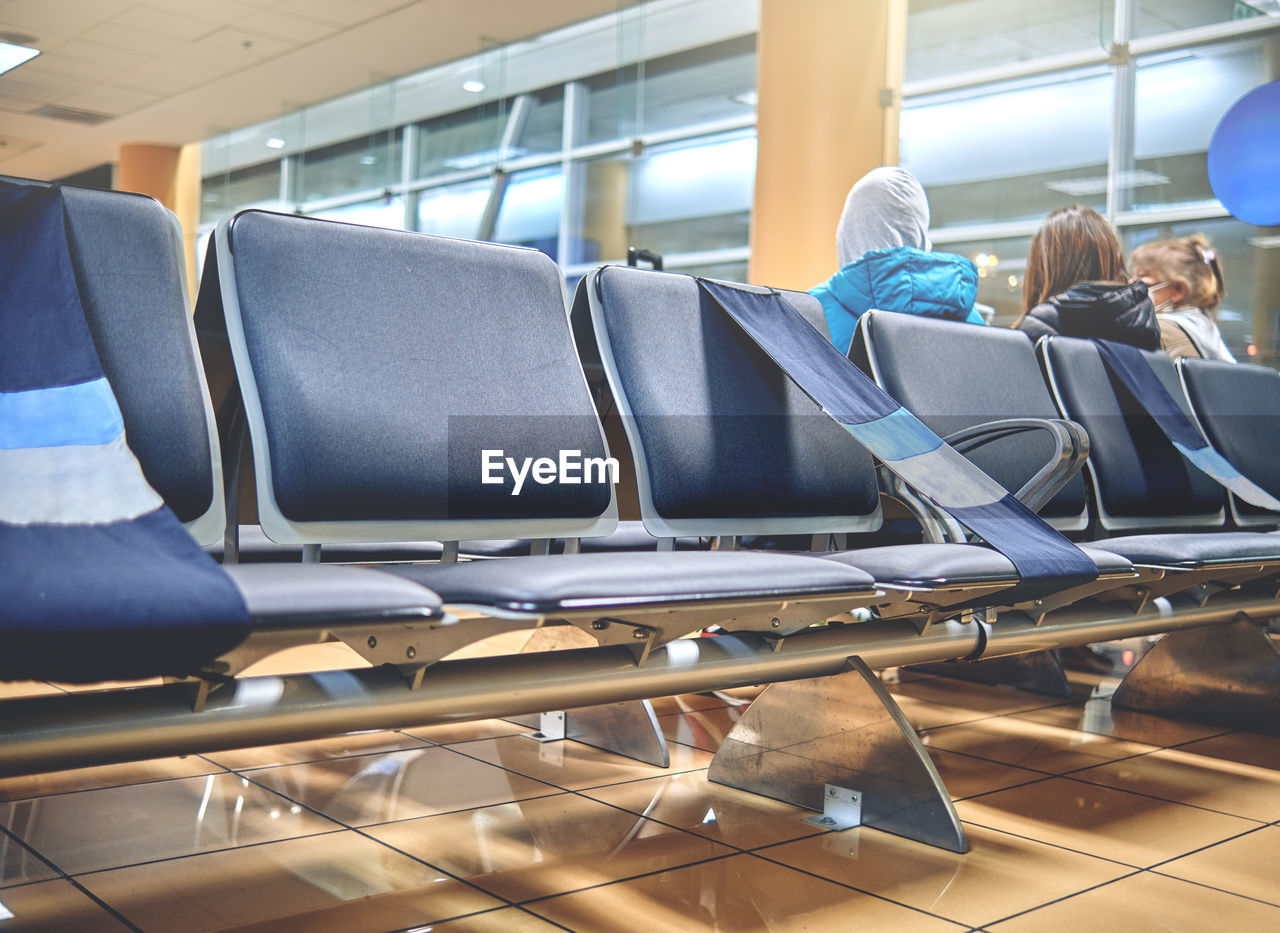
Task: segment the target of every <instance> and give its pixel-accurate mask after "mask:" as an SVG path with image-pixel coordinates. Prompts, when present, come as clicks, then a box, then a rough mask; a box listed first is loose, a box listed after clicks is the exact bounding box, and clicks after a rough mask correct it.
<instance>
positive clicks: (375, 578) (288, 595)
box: [226, 564, 442, 628]
mask: <svg viewBox="0 0 1280 933" xmlns="http://www.w3.org/2000/svg"><path fill="white" fill-rule="evenodd" d="M226 571H227V575H228V576H230V577H231V582H232V583H234V584H235V585H236V588H237V589H239V590H240V594H241V596H243V597H244V601H245V605H247V606H248V607H249V615H250V617H251V618H252V619H253V622H254V625H255V626H257V627H260V628H262V627H273V626H283V625H314V626H324V625H340V624H342V623H343V622H348V621H349V622H356V621H366V622H374V621H379V620H382V619H392V618H395V619H402V618H407V617H413V618H424V619H435V618H440V616H441V615H442V613H441V611H440V607H441V601H440V597H439V596H438V595H437V594H435V593H433V592H431V591H430V590H428V589H426V588H425V587H423V586H420V585H418V584H416V583H413V582H411V581H409V580H406V579H404V578H402V577H399V576H396V575H395V574H390V573H384V572H382V571H380V570H374V569H372V568H368V567H329V566H323V565H319V564H303V565H298V566H283V567H282V566H280V565H279V564H257V565H245V566H235V567H227V568H226Z"/></svg>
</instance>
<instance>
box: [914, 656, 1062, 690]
mask: <svg viewBox="0 0 1280 933" xmlns="http://www.w3.org/2000/svg"><path fill="white" fill-rule="evenodd" d="M906 670H909V671H919V672H921V673H922V674H937V675H938V676H939V677H950V678H952V679H953V680H963V681H967V682H969V683H975V684H985V685H986V686H989V687H997V686H1002V685H1003V686H1009V687H1017V688H1018V689H1019V690H1026V691H1027V692H1028V693H1039V694H1043V695H1044V696H1050V697H1059V698H1062V699H1067V698H1068V697H1070V696H1071V684H1070V683H1069V682H1068V681H1067V674H1066V671H1064V670H1063V669H1062V659H1061V658H1059V657H1058V653H1057V652H1056V651H1035V652H1032V653H1031V654H1018V655H1013V656H1012V657H1007V658H987V659H985V660H982V661H938V662H936V663H933V664H912V665H910V666H909V667H907V668H906Z"/></svg>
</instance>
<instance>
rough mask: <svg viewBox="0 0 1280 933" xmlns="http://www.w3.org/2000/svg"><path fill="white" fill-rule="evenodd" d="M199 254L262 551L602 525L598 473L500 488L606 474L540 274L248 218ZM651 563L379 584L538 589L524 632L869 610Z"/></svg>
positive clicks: (834, 588) (536, 269) (806, 591)
mask: <svg viewBox="0 0 1280 933" xmlns="http://www.w3.org/2000/svg"><path fill="white" fill-rule="evenodd" d="M216 242H217V249H218V263H219V276H220V279H221V290H222V303H223V305H224V309H225V312H226V319H227V325H228V331H229V333H230V336H231V345H232V350H233V353H234V355H235V362H236V368H237V372H238V375H239V379H240V384H241V387H242V391H243V395H244V398H245V404H246V409H247V412H248V422H249V428H250V432H251V436H252V440H253V447H254V452H255V473H256V482H257V491H258V502H259V515H260V520H261V522H262V526H263V529H264V531H265V532H266V533H267V534H268V535H269V536H270V537H271V538H272V539H274V540H278V541H283V542H291V543H322V544H328V543H331V542H338V543H344V542H358V541H378V542H388V541H397V540H423V539H435V540H451V541H452V540H458V539H461V538H478V539H489V538H506V537H521V538H536V539H548V538H571V537H572V538H578V537H591V536H603V535H606V534H608V533H610V532H611V531H612V530H613V529H614V528H615V527H616V524H617V520H616V506H615V503H614V497H613V488H612V484H611V483H610V482H599V481H598V480H599V478H600V477H599V476H598V475H597V474H592V476H591V479H592V480H593V481H591V482H581V481H577V482H575V481H574V480H575V479H579V480H580V479H583V478H585V477H584V474H583V473H582V472H581V471H579V472H576V473H574V475H573V476H572V477H571V478H570V480H569V481H567V482H560V481H558V480H555V481H550V482H548V481H544V479H538V480H537V481H535V480H534V479H533V478H529V477H526V478H525V479H523V480H517V479H515V478H514V476H515V472H517V471H518V469H519V465H520V464H525V468H526V469H528V464H529V463H531V462H533V461H537V460H544V461H546V462H547V463H548V464H552V465H554V464H558V463H560V462H561V460H560V458H561V454H562V452H567V453H568V454H570V455H571V459H574V461H575V462H578V463H587V462H595V461H605V460H607V450H606V449H605V444H604V439H603V433H602V431H601V427H600V423H599V421H598V419H597V417H596V414H595V409H594V406H593V404H592V401H591V397H590V395H589V393H588V390H587V385H586V381H585V379H584V377H583V374H582V370H581V368H580V366H579V364H578V359H577V356H576V354H575V352H574V347H573V340H572V335H571V332H570V328H569V322H568V318H567V315H566V311H565V307H564V301H563V286H562V284H561V276H560V271H559V269H558V268H557V267H556V265H555V263H554V262H552V261H551V260H550V259H548V258H547V257H546V256H544V255H543V254H541V253H538V252H536V251H533V250H526V249H519V248H513V247H504V246H497V245H493V244H485V243H476V242H471V241H463V240H454V239H448V238H444V237H433V236H426V235H418V234H410V233H404V232H401V231H392V230H383V229H376V228H369V227H359V226H355V225H350V224H340V223H333V222H329V221H320V220H311V219H306V218H300V217H295V216H291V215H282V214H272V213H268V212H264V211H245V212H242V213H240V214H238V215H237V216H236V217H235V218H233V219H231V220H229V221H225V222H223V223H222V224H221V225H219V228H218V231H217V234H216ZM508 461H509V462H508ZM494 464H498V466H494ZM503 464H506V466H503ZM713 466H714V464H708V465H707V467H708V468H712V467H713ZM550 472H558V467H556V468H555V469H552V470H550ZM545 479H552V477H550V475H548V476H547V477H545ZM521 482H522V483H523V485H522V486H519V491H518V493H517V485H518V483H521ZM669 558H670V555H667V554H658V553H648V554H646V553H638V554H624V555H615V554H576V555H564V556H562V557H559V558H556V560H558V561H563V562H564V564H563V565H562V564H558V563H553V562H551V561H546V560H544V559H542V558H537V557H528V558H522V557H516V558H509V559H507V560H504V561H502V562H501V564H500V565H499V564H497V563H494V564H493V565H492V566H483V565H468V566H445V567H435V566H422V567H415V566H398V567H396V568H395V572H397V573H399V574H403V575H405V576H408V577H410V578H413V579H418V580H422V581H426V580H431V581H434V583H435V584H438V585H440V586H443V587H445V588H446V589H447V590H448V591H449V592H448V593H446V594H444V595H445V599H446V603H449V604H452V603H454V602H455V601H462V602H465V603H466V604H467V605H468V606H470V607H477V606H478V607H480V608H484V607H485V606H488V607H489V608H490V609H492V610H494V611H502V612H506V613H510V612H512V611H513V610H511V608H510V607H511V605H512V598H511V596H510V586H509V581H512V580H515V579H516V578H517V576H518V577H519V579H520V581H521V584H520V585H521V586H523V587H526V588H527V587H530V586H534V587H536V586H538V585H543V586H545V587H546V588H547V599H546V600H545V601H543V600H537V599H526V600H522V601H523V602H525V603H527V604H528V606H529V607H530V608H527V609H525V610H521V611H522V612H524V613H525V614H526V616H527V617H528V618H529V619H530V620H533V619H536V618H540V617H541V615H544V614H545V613H546V612H548V611H551V609H550V608H549V607H551V606H553V605H554V606H558V607H560V608H559V609H557V610H556V613H557V615H559V616H562V617H569V616H573V615H574V613H572V612H570V610H571V609H574V607H577V611H576V616H580V617H582V618H587V617H591V616H592V614H595V615H600V614H604V613H606V612H608V611H610V607H612V611H613V612H614V613H617V612H631V613H633V614H634V613H637V612H640V611H641V609H642V607H651V606H653V605H654V604H658V603H665V604H667V605H676V604H678V605H682V606H686V607H688V606H695V605H698V604H708V605H710V604H717V605H718V604H721V603H723V602H725V601H732V600H734V599H738V600H742V601H747V602H751V603H760V602H761V601H762V600H763V601H767V600H770V599H771V600H774V601H775V602H778V603H781V602H782V601H787V602H792V603H797V602H804V601H806V600H813V599H816V598H818V597H822V598H823V601H824V608H823V610H822V611H823V612H826V611H827V608H826V603H829V602H830V601H831V597H833V596H841V595H843V596H845V597H847V604H848V606H849V607H850V608H851V607H853V606H855V605H864V604H866V603H867V602H868V601H870V600H871V599H873V598H874V592H875V588H874V585H873V581H872V579H871V578H870V577H869V576H868V575H866V574H864V573H862V572H861V571H858V570H856V569H855V568H850V567H838V568H836V567H835V565H833V564H831V563H830V562H827V561H819V560H817V559H815V558H810V557H798V556H792V555H778V556H776V559H775V560H773V561H766V560H758V559H755V558H744V559H742V560H737V559H735V558H734V557H733V556H732V555H724V554H713V553H688V554H682V555H681V563H680V568H681V569H680V573H679V575H678V578H673V576H672V567H673V565H672V563H671V561H670V559H669ZM554 568H558V574H556V575H552V574H550V573H549V571H550V570H552V569H554ZM735 568H736V569H735ZM455 579H456V580H457V581H459V583H458V584H457V587H458V588H455V587H454V585H453V584H452V583H451V581H452V580H455ZM539 580H545V582H543V583H542V584H539ZM477 581H483V585H478V583H477ZM486 592H487V593H488V594H489V596H488V599H487V601H486V599H485V598H484V594H485V593H486ZM451 594H452V595H451ZM464 597H465V598H464ZM518 601H521V600H518ZM649 611H654V610H653V609H652V608H650V609H649ZM762 611H763V610H762ZM815 611H816V610H815ZM730 614H731V613H730ZM821 617H822V615H821V613H819V614H817V615H815V616H814V617H813V618H812V619H811V620H810V621H816V620H817V619H818V618H821ZM768 621H769V618H768V616H766V618H765V624H768ZM702 624H707V623H705V622H704V623H702ZM694 627H701V625H697V626H694Z"/></svg>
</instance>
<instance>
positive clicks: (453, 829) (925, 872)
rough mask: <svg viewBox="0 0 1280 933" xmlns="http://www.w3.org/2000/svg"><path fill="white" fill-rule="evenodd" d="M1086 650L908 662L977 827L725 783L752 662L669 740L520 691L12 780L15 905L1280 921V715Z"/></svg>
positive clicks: (135, 917) (546, 924)
mask: <svg viewBox="0 0 1280 933" xmlns="http://www.w3.org/2000/svg"><path fill="white" fill-rule="evenodd" d="M1072 676H1073V684H1074V686H1075V687H1076V692H1077V696H1076V697H1075V698H1073V699H1071V700H1067V701H1062V700H1053V699H1049V698H1046V697H1041V696H1036V695H1034V694H1029V693H1022V692H1019V691H1016V690H1012V689H1009V688H995V687H976V686H969V685H966V684H962V683H959V682H956V681H948V680H944V679H941V678H937V677H930V676H925V675H919V674H910V673H904V674H903V679H902V681H901V682H899V683H892V684H889V688H890V690H891V692H893V693H894V694H895V696H896V697H897V698H898V700H899V702H900V704H901V706H902V708H903V710H904V712H905V713H906V715H907V717H908V718H909V719H910V720H911V721H912V723H913V724H914V725H916V727H917V728H919V729H921V730H923V731H922V738H923V741H924V743H925V745H926V746H927V748H928V749H929V752H930V755H931V756H932V758H933V760H934V763H935V764H936V766H937V768H938V770H939V772H940V774H941V775H942V778H943V780H944V782H945V783H946V785H947V787H948V789H949V791H950V792H951V794H952V795H953V796H954V798H955V799H956V800H957V804H956V806H957V810H958V812H959V814H960V816H961V818H962V819H963V821H964V824H965V831H966V833H967V835H968V839H969V844H970V851H969V853H968V854H967V855H954V854H951V853H948V852H945V851H942V850H940V849H934V848H930V847H927V846H924V845H921V844H918V843H914V842H910V841H906V840H903V839H900V838H898V837H895V836H891V835H888V834H886V833H883V832H878V831H876V830H872V829H867V828H861V829H852V830H846V831H844V832H834V833H821V832H817V831H816V830H815V829H814V827H813V826H811V825H809V824H806V823H804V822H802V821H801V817H802V816H804V815H805V814H804V812H802V811H801V810H799V809H798V808H796V807H793V806H790V805H788V804H783V803H779V802H777V801H773V800H769V799H765V798H760V797H756V796H753V795H750V794H747V793H744V792H742V791H738V790H733V789H730V788H727V787H723V786H719V785H715V784H710V783H708V781H707V767H708V764H709V762H710V760H711V755H712V753H714V751H715V750H716V748H717V747H718V746H719V744H720V742H721V741H722V739H723V738H724V736H725V735H726V733H727V732H728V731H729V730H730V729H731V728H732V727H733V724H734V723H735V722H736V721H737V719H738V717H739V716H740V715H741V714H742V712H743V710H744V709H745V708H746V704H747V702H748V701H749V700H750V698H751V696H752V694H753V691H750V690H747V691H734V692H732V693H725V694H715V695H706V694H702V695H697V696H687V697H672V698H666V699H663V700H660V701H656V702H655V704H654V706H655V709H656V711H657V713H658V715H659V722H660V724H661V725H662V729H663V732H664V733H665V735H666V736H667V738H668V740H669V743H670V748H671V762H672V763H671V767H670V768H669V769H666V770H662V769H658V768H654V767H651V766H649V765H644V764H638V763H636V762H633V761H630V760H627V759H622V758H618V757H616V756H613V755H610V754H608V753H606V752H601V751H597V750H595V749H592V748H588V747H586V746H582V745H577V744H574V743H550V744H538V743H535V742H532V741H530V740H528V739H526V738H524V737H522V736H521V735H519V733H520V732H521V731H522V730H521V728H520V727H518V726H514V725H512V724H510V723H505V722H497V721H491V722H480V723H470V724H462V725H450V726H439V727H428V728H422V729H411V730H406V731H403V732H390V733H376V734H365V735H355V736H346V737H342V738H337V739H330V740H325V741H319V742H309V743H300V744H296V745H288V746H276V747H268V748H258V749H249V750H244V751H236V752H222V753H217V754H210V755H204V756H192V757H188V758H183V759H166V760H161V761H152V762H143V763H138V764H130V765H119V766H111V767H101V768H88V769H83V770H79V771H70V772H62V773H58V774H49V775H41V776H38V777H33V778H18V779H11V780H7V781H0V827H3V829H0V918H5V917H8V916H9V915H12V917H10V918H9V919H0V931H7V930H10V929H15V930H19V929H20V930H40V929H48V930H75V931H94V930H128V929H134V930H139V929H140V930H147V931H168V930H179V931H199V930H228V929H234V930H272V931H280V930H305V931H309V933H310V931H328V930H340V931H353V930H374V931H381V930H387V931H390V930H405V929H424V928H430V929H432V930H436V931H481V930H486V931H487V930H492V931H507V930H512V931H525V930H528V931H543V930H555V929H570V930H583V931H596V930H599V931H614V930H619V931H621V930H626V931H632V930H644V931H650V930H671V931H686V930H720V931H754V930H809V931H814V930H851V929H859V930H892V931H903V930H905V931H911V930H940V931H941V930H975V929H980V930H992V931H996V930H998V931H1002V933H1003V931H1006V930H1008V931H1022V930H1050V931H1058V930H1076V929H1080V930H1087V931H1090V933H1092V931H1095V930H1098V929H1120V930H1125V931H1126V933H1140V931H1146V930H1183V931H1190V930H1205V931H1211V930H1212V931H1216V930H1230V931H1232V933H1244V931H1252V930H1267V931H1271V930H1277V929H1280V738H1269V737H1265V736H1259V735H1250V734H1243V733H1230V732H1225V731H1223V730H1219V729H1212V728H1206V727H1203V726H1194V725H1187V724H1181V723H1173V722H1169V721H1165V720H1161V719H1157V718H1155V717H1151V716H1145V715H1141V714H1134V713H1126V712H1124V711H1121V710H1114V711H1113V710H1112V709H1111V708H1110V704H1109V702H1108V700H1107V696H1108V695H1109V693H1110V690H1112V689H1114V685H1115V681H1114V680H1110V679H1107V678H1099V677H1097V676H1094V677H1085V676H1083V675H1072ZM3 689H4V692H5V693H6V694H8V695H13V694H14V693H16V692H18V691H19V689H20V688H18V687H16V686H14V685H9V686H6V687H4V688H3ZM52 689H53V688H50V687H48V686H47V685H31V692H36V691H41V692H49V691H50V690H52Z"/></svg>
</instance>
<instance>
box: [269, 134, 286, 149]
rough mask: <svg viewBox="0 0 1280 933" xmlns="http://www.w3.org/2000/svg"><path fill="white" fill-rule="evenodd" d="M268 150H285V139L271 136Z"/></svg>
mask: <svg viewBox="0 0 1280 933" xmlns="http://www.w3.org/2000/svg"><path fill="white" fill-rule="evenodd" d="M267 148H268V149H283V148H284V140H283V139H281V138H280V137H279V136H271V137H268V139H267Z"/></svg>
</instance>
